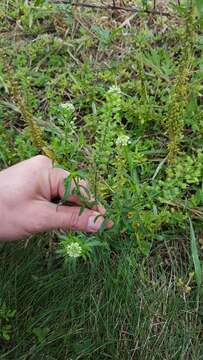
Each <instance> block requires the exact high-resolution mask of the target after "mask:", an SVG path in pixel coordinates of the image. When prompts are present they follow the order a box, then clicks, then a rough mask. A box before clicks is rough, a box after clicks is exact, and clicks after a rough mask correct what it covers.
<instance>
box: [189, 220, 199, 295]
mask: <svg viewBox="0 0 203 360" xmlns="http://www.w3.org/2000/svg"><path fill="white" fill-rule="evenodd" d="M189 221H190V239H191V251H192V259H193V263H194V268H195V277H196V281H197V286H198V289H200V287H201V284H202V269H201V264H200V259H199V255H198V247H197V240H196V237H195V232H194V227H193V224H192V221H191V219H189Z"/></svg>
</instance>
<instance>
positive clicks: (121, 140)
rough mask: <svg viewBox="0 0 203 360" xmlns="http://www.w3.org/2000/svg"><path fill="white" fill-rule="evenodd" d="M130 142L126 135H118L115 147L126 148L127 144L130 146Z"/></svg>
mask: <svg viewBox="0 0 203 360" xmlns="http://www.w3.org/2000/svg"><path fill="white" fill-rule="evenodd" d="M130 143H131V141H130V138H129V136H128V135H124V134H123V135H120V136H118V138H117V139H116V145H118V146H126V145H128V144H130Z"/></svg>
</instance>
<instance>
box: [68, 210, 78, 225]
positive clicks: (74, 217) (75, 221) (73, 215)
mask: <svg viewBox="0 0 203 360" xmlns="http://www.w3.org/2000/svg"><path fill="white" fill-rule="evenodd" d="M78 223H79V213H78V210H74V211H72V213H71V218H70V227H71V229H73V230H74V229H77V228H78Z"/></svg>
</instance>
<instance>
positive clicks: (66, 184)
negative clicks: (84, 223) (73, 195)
mask: <svg viewBox="0 0 203 360" xmlns="http://www.w3.org/2000/svg"><path fill="white" fill-rule="evenodd" d="M71 181H72V178H71V175H69V176H67V177H66V178H65V179H64V187H65V192H64V195H63V199H62V202H63V203H65V202H66V201H67V199H68V197H69V196H70V192H71Z"/></svg>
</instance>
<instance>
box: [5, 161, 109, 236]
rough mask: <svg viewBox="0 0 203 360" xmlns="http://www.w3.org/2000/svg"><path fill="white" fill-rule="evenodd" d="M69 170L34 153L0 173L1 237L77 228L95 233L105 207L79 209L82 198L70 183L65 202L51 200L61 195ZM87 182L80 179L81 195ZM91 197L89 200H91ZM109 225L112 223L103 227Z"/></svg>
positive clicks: (100, 223) (85, 189) (103, 214)
mask: <svg viewBox="0 0 203 360" xmlns="http://www.w3.org/2000/svg"><path fill="white" fill-rule="evenodd" d="M68 175H69V173H68V172H67V171H65V170H63V169H61V168H54V167H53V166H52V161H51V160H50V159H49V158H48V157H46V156H41V155H40V156H35V157H33V158H31V159H29V160H25V161H23V162H20V163H18V164H17V165H14V166H12V167H10V168H8V169H6V170H3V171H2V172H1V173H0V184H1V188H0V214H1V226H0V240H16V239H22V238H25V237H27V236H30V235H32V234H36V233H40V232H44V231H48V230H52V229H63V230H68V229H71V230H79V231H84V232H89V233H95V232H97V231H98V230H99V228H100V227H101V225H102V224H103V222H104V216H105V209H104V208H103V207H102V206H101V205H97V204H95V202H92V204H93V205H92V208H91V209H90V208H85V209H84V210H83V211H81V199H80V196H79V195H78V194H75V193H74V186H75V185H74V183H73V182H72V183H71V188H70V195H69V196H68V199H67V200H68V203H71V206H68V205H60V206H58V205H57V204H55V203H53V202H52V200H53V199H55V198H60V199H62V198H64V192H65V188H64V180H65V178H67V176H68ZM87 187H88V185H87V183H86V182H85V180H82V179H79V188H80V189H81V195H82V197H84V196H85V194H86V193H87ZM91 200H92V199H91ZM109 227H111V222H109V223H107V224H106V228H109Z"/></svg>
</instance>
